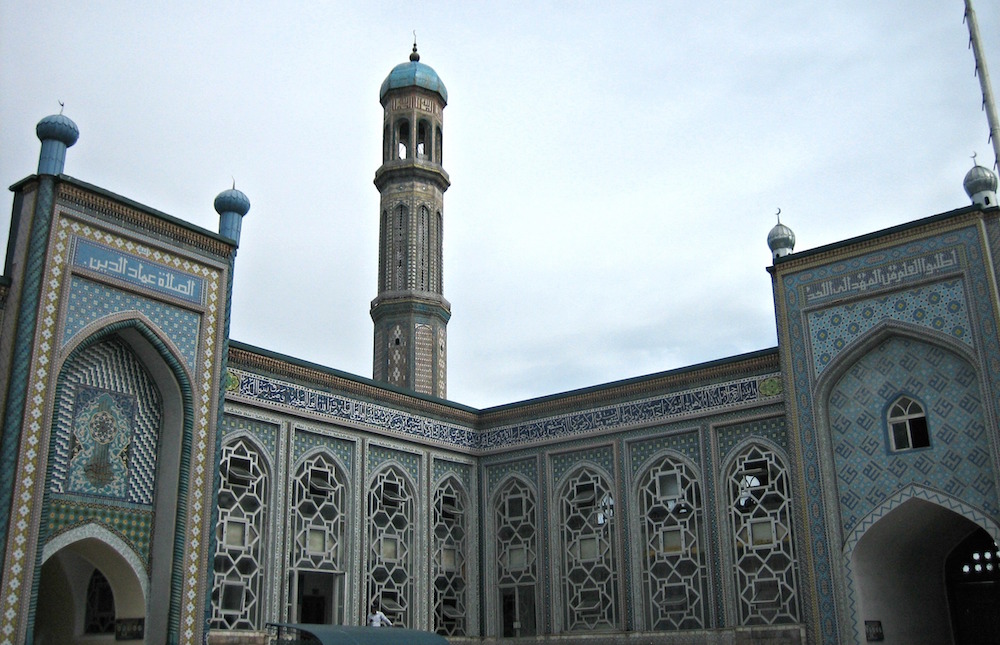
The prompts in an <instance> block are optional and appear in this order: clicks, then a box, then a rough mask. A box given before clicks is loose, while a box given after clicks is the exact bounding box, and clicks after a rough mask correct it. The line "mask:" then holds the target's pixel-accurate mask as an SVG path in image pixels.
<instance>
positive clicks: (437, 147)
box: [434, 127, 444, 164]
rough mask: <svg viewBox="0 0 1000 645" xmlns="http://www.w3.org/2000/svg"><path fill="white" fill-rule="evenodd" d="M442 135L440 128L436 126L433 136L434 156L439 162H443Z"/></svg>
mask: <svg viewBox="0 0 1000 645" xmlns="http://www.w3.org/2000/svg"><path fill="white" fill-rule="evenodd" d="M443 146H444V135H443V134H441V128H440V127H439V128H437V131H436V132H435V136H434V157H435V161H437V162H438V163H439V164H444V147H443Z"/></svg>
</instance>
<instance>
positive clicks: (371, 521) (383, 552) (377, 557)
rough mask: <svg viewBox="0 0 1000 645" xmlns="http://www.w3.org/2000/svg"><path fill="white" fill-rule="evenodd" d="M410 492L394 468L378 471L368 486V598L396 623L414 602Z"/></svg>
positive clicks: (402, 624) (403, 624) (405, 619)
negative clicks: (369, 486)
mask: <svg viewBox="0 0 1000 645" xmlns="http://www.w3.org/2000/svg"><path fill="white" fill-rule="evenodd" d="M413 507H414V500H413V492H412V490H411V489H410V486H409V484H408V483H407V481H406V478H405V477H404V476H403V474H402V473H401V472H400V471H399V470H397V469H396V468H386V469H385V470H382V471H381V472H379V473H378V474H377V475H376V476H375V479H374V480H373V481H372V484H371V488H370V489H369V490H368V600H369V604H370V607H371V608H372V609H381V610H382V612H383V613H385V615H386V616H387V617H388V618H389V620H391V621H392V624H393V625H394V626H397V627H407V626H408V625H409V621H410V609H411V606H412V604H413V582H412V574H411V571H413V551H412V546H413V535H414V530H413Z"/></svg>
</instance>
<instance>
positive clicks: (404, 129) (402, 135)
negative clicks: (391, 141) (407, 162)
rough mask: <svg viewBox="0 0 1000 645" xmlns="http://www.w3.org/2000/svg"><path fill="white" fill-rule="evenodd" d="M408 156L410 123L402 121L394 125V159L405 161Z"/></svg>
mask: <svg viewBox="0 0 1000 645" xmlns="http://www.w3.org/2000/svg"><path fill="white" fill-rule="evenodd" d="M409 156H410V122H409V121H407V120H406V119H403V120H402V121H400V122H399V123H398V124H397V125H396V158H397V159H407V158H409Z"/></svg>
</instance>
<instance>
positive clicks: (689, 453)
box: [629, 429, 701, 482]
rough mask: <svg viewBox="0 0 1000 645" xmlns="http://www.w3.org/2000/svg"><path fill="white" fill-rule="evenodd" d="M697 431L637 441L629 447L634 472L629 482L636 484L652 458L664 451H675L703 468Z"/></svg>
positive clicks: (699, 438) (630, 474)
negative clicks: (640, 473)
mask: <svg viewBox="0 0 1000 645" xmlns="http://www.w3.org/2000/svg"><path fill="white" fill-rule="evenodd" d="M699 435H700V433H699V432H698V430H697V429H695V430H692V431H689V432H683V433H679V434H671V435H664V436H660V437H656V438H653V439H650V440H648V441H637V442H635V443H632V444H630V445H629V457H630V461H631V464H632V472H631V473H629V481H631V482H634V481H636V479H637V477H638V473H639V472H640V471H641V470H645V469H646V468H647V467H648V466H649V464H648V463H647V461H648V460H649V459H650V457H652V456H654V455H656V454H657V453H659V452H661V451H663V450H674V451H676V452H679V453H680V454H682V455H684V456H685V457H687V458H688V459H690V460H691V461H693V462H694V463H695V464H697V465H698V467H699V468H700V467H701V437H700V436H699Z"/></svg>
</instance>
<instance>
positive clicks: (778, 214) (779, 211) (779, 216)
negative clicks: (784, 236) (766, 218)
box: [774, 206, 781, 224]
mask: <svg viewBox="0 0 1000 645" xmlns="http://www.w3.org/2000/svg"><path fill="white" fill-rule="evenodd" d="M774 216H775V217H777V218H778V223H779V224H781V207H780V206H779V207H778V212H777V213H775V214H774Z"/></svg>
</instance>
